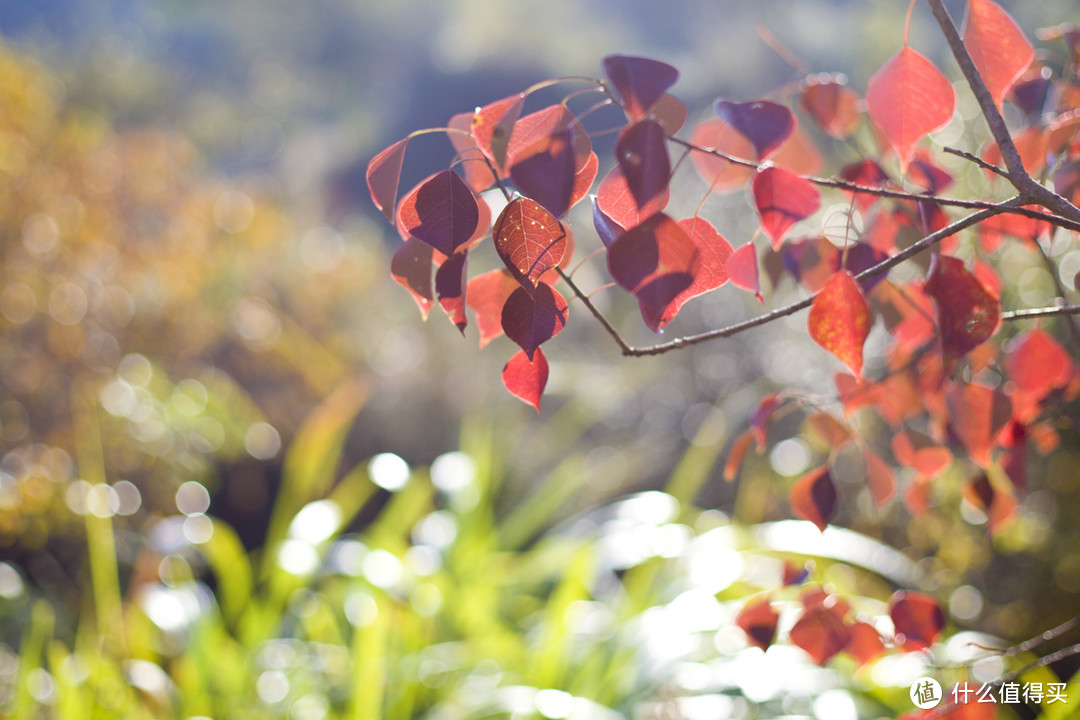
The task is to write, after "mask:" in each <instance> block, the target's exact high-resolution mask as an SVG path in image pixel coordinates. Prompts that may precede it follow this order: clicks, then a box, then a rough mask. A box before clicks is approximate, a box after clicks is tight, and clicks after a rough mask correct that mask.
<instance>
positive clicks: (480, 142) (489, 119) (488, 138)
mask: <svg viewBox="0 0 1080 720" xmlns="http://www.w3.org/2000/svg"><path fill="white" fill-rule="evenodd" d="M523 107H525V93H517V94H515V95H511V96H510V97H505V98H503V99H502V100H496V101H495V102H493V103H488V104H487V105H485V106H484V107H482V108H480V109H479V110H477V111H476V112H475V113H474V114H473V117H472V135H473V137H474V138H475V139H476V144H477V146H478V147H479V148H480V150H481V151H483V153H484V154H485V155H487V156H488V157H489V158H491V160H492V162H494V163H495V167H497V168H503V167H505V166H506V153H507V149H508V148H509V145H510V138H511V135H512V134H513V130H514V123H516V122H517V119H518V118H519V117H521V110H522V108H523Z"/></svg>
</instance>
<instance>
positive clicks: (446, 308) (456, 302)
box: [435, 251, 468, 335]
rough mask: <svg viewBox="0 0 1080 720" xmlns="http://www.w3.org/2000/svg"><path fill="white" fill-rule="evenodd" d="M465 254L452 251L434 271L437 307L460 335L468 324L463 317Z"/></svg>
mask: <svg viewBox="0 0 1080 720" xmlns="http://www.w3.org/2000/svg"><path fill="white" fill-rule="evenodd" d="M467 255H468V253H467V252H465V251H462V252H457V253H454V254H453V255H451V256H450V257H448V258H447V259H446V260H445V262H443V264H442V265H440V266H439V269H438V270H436V271H435V295H436V296H437V297H438V298H439V307H441V308H442V309H443V312H445V313H446V315H447V317H449V318H450V322H452V323H454V325H456V326H457V329H458V330H460V331H461V334H462V335H464V334H465V326H466V325H467V324H468V319H467V318H466V317H465V289H466V284H465V272H466V265H467V263H466V256H467Z"/></svg>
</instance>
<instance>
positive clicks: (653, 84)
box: [603, 55, 679, 121]
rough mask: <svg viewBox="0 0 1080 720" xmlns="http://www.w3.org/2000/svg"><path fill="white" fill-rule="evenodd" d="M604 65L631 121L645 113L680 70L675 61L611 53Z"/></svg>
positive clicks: (677, 77)
mask: <svg viewBox="0 0 1080 720" xmlns="http://www.w3.org/2000/svg"><path fill="white" fill-rule="evenodd" d="M603 65H604V74H605V75H607V78H608V80H610V81H611V84H612V85H613V86H614V87H615V91H616V92H617V93H619V98H620V99H621V100H622V104H623V109H624V110H625V111H626V115H627V117H629V118H630V120H631V121H634V120H638V119H639V118H641V117H643V116H644V115H645V113H646V112H647V111H648V110H649V108H651V107H652V106H653V104H654V103H655V102H656V101H657V100H659V99H660V97H661V96H662V95H663V94H664V93H665V92H666V91H667V89H668V88H670V87H671V86H672V85H674V84H675V81H676V80H678V79H679V71H678V70H676V69H675V68H673V67H672V66H671V65H668V64H667V63H663V62H660V61H659V60H651V59H649V58H643V57H632V56H627V55H609V56H607V57H606V58H604V60H603Z"/></svg>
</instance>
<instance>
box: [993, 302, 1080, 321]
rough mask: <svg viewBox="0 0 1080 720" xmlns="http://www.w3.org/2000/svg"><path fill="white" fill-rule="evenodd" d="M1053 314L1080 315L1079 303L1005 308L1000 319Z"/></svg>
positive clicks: (1051, 315)
mask: <svg viewBox="0 0 1080 720" xmlns="http://www.w3.org/2000/svg"><path fill="white" fill-rule="evenodd" d="M1055 315H1080V305H1055V306H1053V307H1041V308H1025V309H1022V310H1007V311H1006V312H1003V313H1001V319H1002V320H1030V319H1031V318H1041V317H1054V316H1055Z"/></svg>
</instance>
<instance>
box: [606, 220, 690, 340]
mask: <svg viewBox="0 0 1080 720" xmlns="http://www.w3.org/2000/svg"><path fill="white" fill-rule="evenodd" d="M698 255H699V252H698V248H697V245H696V244H695V243H694V241H693V240H692V239H691V238H690V236H689V235H687V234H686V232H685V231H684V230H683V229H682V228H681V227H680V226H679V224H678V223H676V222H675V221H674V220H672V219H671V218H669V217H668V216H667V215H664V214H663V213H657V214H656V215H653V216H652V217H650V218H649V219H647V220H645V221H644V222H643V223H641V224H640V225H637V226H635V227H633V228H630V229H629V230H627V231H626V232H625V233H623V234H622V235H621V236H619V238H618V239H617V240H616V241H615V242H614V243H612V245H611V247H610V248H608V269H609V271H610V272H611V276H612V277H613V278H615V282H617V283H619V285H621V286H622V287H623V288H625V289H626V290H627V291H629V292H630V293H631V294H632V295H633V296H634V297H636V298H637V300H638V305H639V306H640V308H641V317H642V318H643V319H644V321H645V324H646V325H647V326H648V327H649V329H650V330H652V331H653V332H659V331H660V329H661V328H662V327H663V326H664V325H665V324H666V322H667V321H669V320H670V319H671V317H673V313H672V312H671V304H672V302H673V301H674V300H675V299H676V298H677V297H678V296H679V294H680V293H681V292H682V291H683V290H685V289H686V288H688V287H689V286H690V284H691V283H692V282H693V281H694V275H695V274H696V272H697V267H698Z"/></svg>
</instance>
